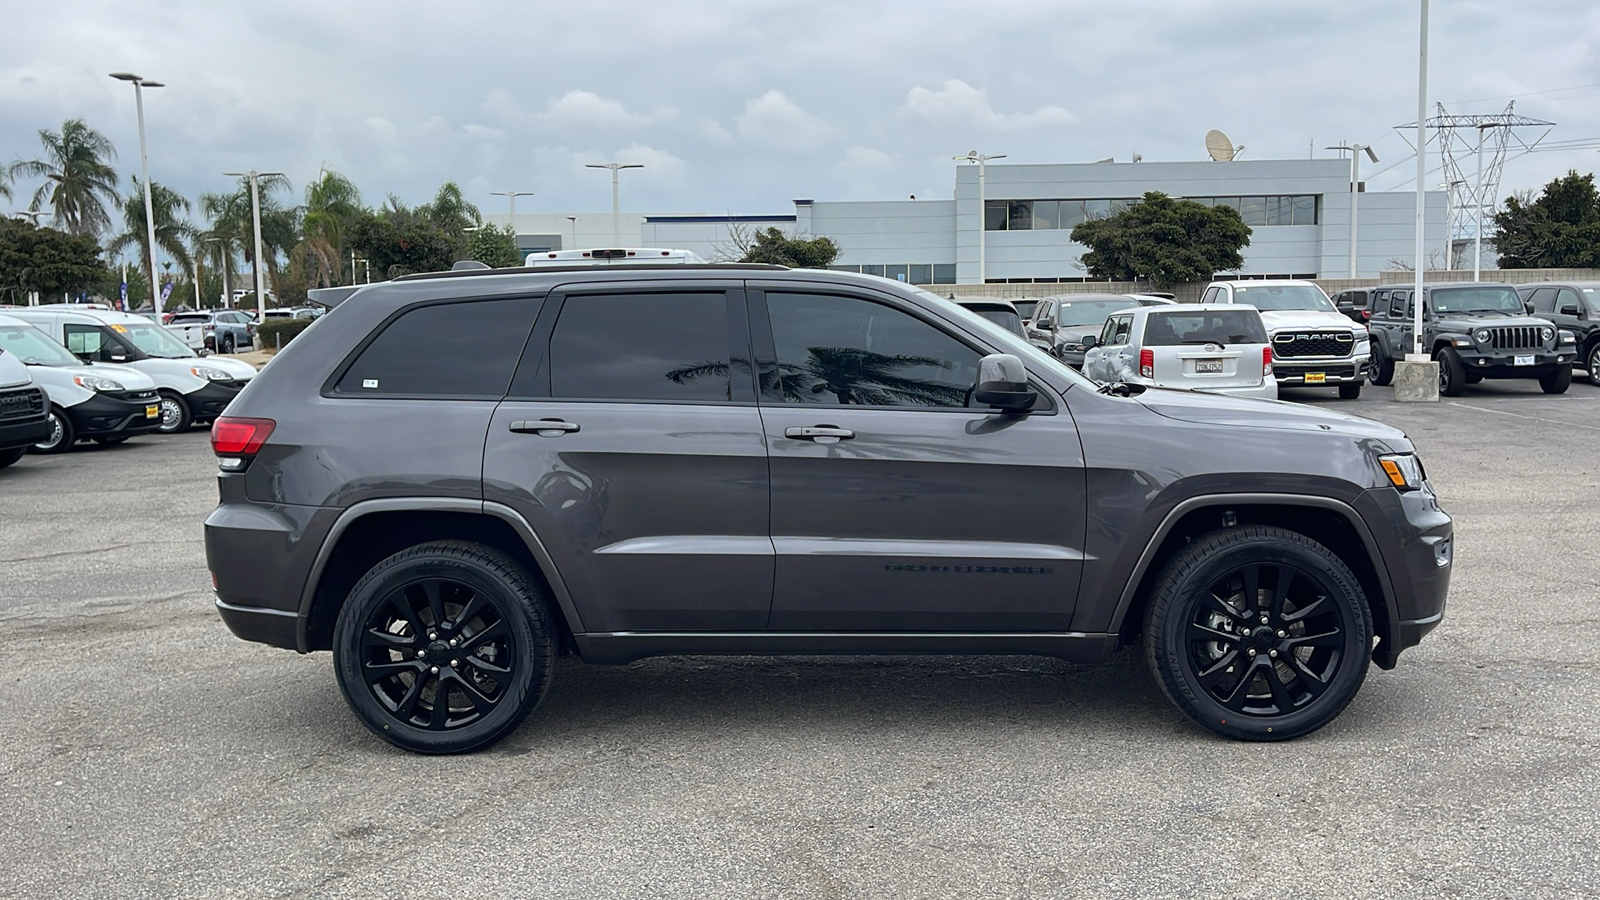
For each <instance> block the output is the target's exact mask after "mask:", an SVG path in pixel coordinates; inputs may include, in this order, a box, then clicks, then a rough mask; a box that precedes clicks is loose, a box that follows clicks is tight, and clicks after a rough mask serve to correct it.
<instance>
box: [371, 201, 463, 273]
mask: <svg viewBox="0 0 1600 900" xmlns="http://www.w3.org/2000/svg"><path fill="white" fill-rule="evenodd" d="M425 209H426V208H425V207H418V208H417V209H409V208H407V207H406V206H405V204H403V203H401V202H400V200H399V198H397V197H393V196H391V197H390V198H389V204H388V205H387V206H385V207H384V208H383V209H381V210H379V211H377V212H374V213H367V214H366V215H364V216H362V217H361V218H360V219H359V220H357V221H356V223H355V225H354V227H352V228H351V229H350V238H349V240H350V246H351V247H352V248H354V249H355V251H356V252H357V253H358V254H360V255H361V256H362V257H363V258H365V259H367V260H368V261H369V264H370V265H371V267H372V274H373V277H375V278H379V279H388V278H398V277H400V276H401V275H409V274H411V273H413V272H442V271H445V270H447V269H449V268H450V266H451V265H452V264H453V263H455V261H456V260H458V259H460V258H461V247H462V237H461V234H460V233H453V232H451V231H450V230H449V229H447V228H446V227H444V226H443V225H440V224H439V223H438V222H437V221H435V220H434V219H433V218H432V217H431V216H430V215H427V214H425Z"/></svg>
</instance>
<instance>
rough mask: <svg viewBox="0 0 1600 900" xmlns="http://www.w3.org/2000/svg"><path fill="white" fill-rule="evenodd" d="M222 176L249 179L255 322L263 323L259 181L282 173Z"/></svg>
mask: <svg viewBox="0 0 1600 900" xmlns="http://www.w3.org/2000/svg"><path fill="white" fill-rule="evenodd" d="M222 174H224V175H231V176H233V177H235V178H249V179H250V219H251V221H252V223H253V225H254V227H255V239H256V244H255V246H256V253H255V263H254V265H253V266H251V268H253V269H254V270H255V282H256V321H258V322H263V321H266V318H265V317H266V310H267V298H266V285H265V284H264V283H263V280H262V275H263V273H262V271H261V185H260V179H261V178H262V176H275V175H282V174H283V173H282V172H257V171H256V170H255V169H251V170H250V171H248V172H223V173H222Z"/></svg>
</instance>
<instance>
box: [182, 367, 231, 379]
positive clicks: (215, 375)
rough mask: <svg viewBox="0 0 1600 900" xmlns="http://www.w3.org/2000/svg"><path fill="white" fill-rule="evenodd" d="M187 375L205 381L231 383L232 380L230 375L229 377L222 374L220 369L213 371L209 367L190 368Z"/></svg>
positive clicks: (226, 374) (224, 373) (225, 373)
mask: <svg viewBox="0 0 1600 900" xmlns="http://www.w3.org/2000/svg"><path fill="white" fill-rule="evenodd" d="M189 374H191V375H193V376H194V377H196V378H204V379H206V380H207V381H232V380H233V376H232V375H229V374H228V373H227V372H224V371H222V370H221V369H213V368H211V367H210V366H190V367H189Z"/></svg>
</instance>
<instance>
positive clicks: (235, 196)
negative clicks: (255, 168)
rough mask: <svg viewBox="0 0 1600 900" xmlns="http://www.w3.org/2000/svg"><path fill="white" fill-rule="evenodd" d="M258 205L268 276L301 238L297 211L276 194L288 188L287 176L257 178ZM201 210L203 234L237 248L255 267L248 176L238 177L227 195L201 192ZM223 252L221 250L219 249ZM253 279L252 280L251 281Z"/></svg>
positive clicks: (252, 266) (253, 229)
mask: <svg viewBox="0 0 1600 900" xmlns="http://www.w3.org/2000/svg"><path fill="white" fill-rule="evenodd" d="M256 185H257V191H258V192H259V197H260V206H261V253H262V255H263V256H264V257H265V259H263V260H261V263H263V264H264V265H265V267H266V270H267V273H268V276H269V279H270V278H271V277H273V276H276V275H277V272H278V258H279V257H280V256H282V255H285V254H287V253H289V251H290V249H291V248H293V247H294V245H295V244H297V243H299V241H300V237H299V234H300V222H299V215H298V211H297V210H295V209H293V208H289V207H285V206H284V205H283V204H282V203H281V202H279V200H278V194H280V193H283V192H287V191H288V190H289V179H288V178H285V177H284V176H282V175H262V176H259V177H258V178H257V179H256ZM200 212H201V213H202V214H204V215H205V217H206V218H207V219H208V220H210V222H211V226H210V227H209V228H207V229H206V236H208V237H215V238H218V239H220V240H221V241H222V242H223V246H224V247H227V248H229V249H228V250H227V251H226V252H228V253H231V252H232V248H235V247H236V248H238V252H239V255H241V256H243V257H244V261H245V262H246V263H247V264H248V265H249V266H250V267H251V272H252V275H253V274H254V271H255V269H256V267H257V260H256V253H255V246H256V245H255V226H254V222H253V221H252V214H251V210H250V179H249V178H240V179H239V184H238V186H237V187H236V188H235V189H234V190H233V191H232V192H231V193H227V194H201V195H200ZM219 252H223V251H219ZM253 283H254V281H253V280H252V284H253Z"/></svg>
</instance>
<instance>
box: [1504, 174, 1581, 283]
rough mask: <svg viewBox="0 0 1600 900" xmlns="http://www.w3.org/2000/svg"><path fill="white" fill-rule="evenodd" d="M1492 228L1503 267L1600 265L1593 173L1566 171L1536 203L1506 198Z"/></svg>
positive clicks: (1523, 198) (1530, 198) (1522, 199)
mask: <svg viewBox="0 0 1600 900" xmlns="http://www.w3.org/2000/svg"><path fill="white" fill-rule="evenodd" d="M1494 224H1495V228H1496V229H1497V230H1498V233H1497V234H1496V235H1495V236H1494V238H1493V239H1492V243H1493V244H1494V249H1495V253H1496V254H1498V255H1499V257H1500V268H1502V269H1533V268H1569V267H1570V268H1580V269H1589V268H1597V267H1600V192H1597V191H1596V190H1595V184H1594V174H1593V173H1590V174H1588V175H1579V174H1578V173H1577V171H1576V170H1569V171H1568V172H1567V174H1566V175H1564V176H1562V177H1560V178H1557V179H1555V180H1554V181H1552V182H1550V183H1549V184H1547V185H1545V186H1544V193H1542V194H1540V195H1539V197H1538V198H1537V199H1534V198H1532V197H1530V196H1528V195H1523V196H1520V197H1517V196H1513V197H1507V198H1506V204H1505V209H1503V210H1501V211H1499V212H1496V213H1495V214H1494Z"/></svg>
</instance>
